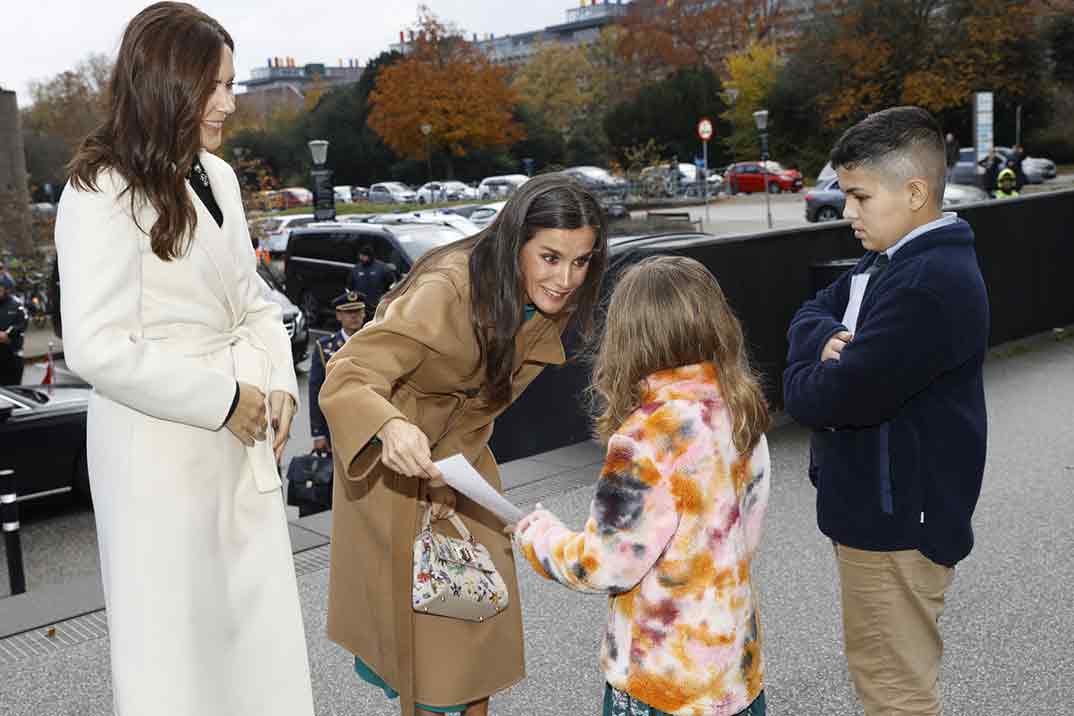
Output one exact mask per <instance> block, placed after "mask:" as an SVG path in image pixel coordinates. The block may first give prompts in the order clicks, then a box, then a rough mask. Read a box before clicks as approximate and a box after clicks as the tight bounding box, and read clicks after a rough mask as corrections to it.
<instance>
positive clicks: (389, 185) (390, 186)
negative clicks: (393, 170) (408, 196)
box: [380, 181, 410, 191]
mask: <svg viewBox="0 0 1074 716" xmlns="http://www.w3.org/2000/svg"><path fill="white" fill-rule="evenodd" d="M380 186H381V188H383V189H387V190H388V191H410V190H409V189H407V188H406V187H405V186H403V185H402V184H400V183H399V182H396V181H390V182H386V183H384V184H381V185H380Z"/></svg>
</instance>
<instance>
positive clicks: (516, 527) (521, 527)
mask: <svg viewBox="0 0 1074 716" xmlns="http://www.w3.org/2000/svg"><path fill="white" fill-rule="evenodd" d="M540 515H548V516H552V513H551V512H549V511H548V510H546V509H545V508H544V506H543V505H541V503H540V502H538V503H537V505H536V506H535V507H534V508H533V512H531V513H529V514H528V515H526V516H525V517H523V518H522V519H521V520H519V521H518V522H517V523H515V524H513V525H507V526H506V527H504V528H503V533H504V534H506V535H509V536H511V537H518V536H520V535H522V534H523V533H525V531H526V529H527V528H528V527H529V526H530V525H531V524H533V521H534V520H535V519H536V518H537V517H538V516H540Z"/></svg>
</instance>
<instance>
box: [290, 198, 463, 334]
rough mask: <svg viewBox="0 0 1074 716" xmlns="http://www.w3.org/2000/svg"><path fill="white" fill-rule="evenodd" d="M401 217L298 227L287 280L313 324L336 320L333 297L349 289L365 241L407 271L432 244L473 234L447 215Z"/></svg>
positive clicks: (329, 324)
mask: <svg viewBox="0 0 1074 716" xmlns="http://www.w3.org/2000/svg"><path fill="white" fill-rule="evenodd" d="M389 216H391V215H389ZM455 218H461V217H455ZM395 221H396V223H393V224H371V223H366V224H344V223H336V222H324V223H318V224H314V225H311V226H307V227H304V228H302V229H298V230H296V231H295V233H294V235H293V236H292V237H291V243H290V244H289V245H288V248H287V258H286V262H285V264H284V266H285V269H284V271H285V285H286V286H287V297H288V298H290V299H291V301H292V302H293V303H295V304H297V305H298V306H300V307H301V308H302V312H303V313H304V314H305V315H306V322H307V324H308V325H310V326H311V327H316V328H321V327H326V328H327V327H332V326H334V325H335V323H334V322H335V311H334V310H333V309H332V299H334V298H335V297H336V296H338V295H339V294H341V293H343V289H344V288H345V287H346V284H347V277H348V276H349V275H350V271H351V269H352V268H354V265H355V264H356V263H357V262H358V248H359V246H361V245H362V244H365V243H367V242H368V243H370V244H372V246H373V255H374V257H375V258H377V259H379V260H380V261H383V262H385V263H387V264H390V265H391V266H392V267H393V268H394V269H395V271H396V272H397V273H398V275H399V276H400V277H402V276H405V275H406V274H407V273H408V272H409V271H410V267H411V266H413V265H414V262H415V261H417V260H418V258H420V257H421V256H422V255H423V254H424V253H425V252H426V251H428V250H429V249H432V248H435V247H437V246H443V245H444V244H448V243H451V242H452V241H457V240H459V239H461V238H463V237H465V236H466V235H467V234H466V233H465V231H464V230H461V229H459V228H457V227H456V226H453V225H452V224H451V223H449V222H447V221H436V220H434V219H433V218H430V217H426V218H421V219H418V218H413V217H410V218H408V217H406V216H399V217H397V218H396V219H395Z"/></svg>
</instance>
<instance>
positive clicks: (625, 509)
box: [518, 435, 679, 593]
mask: <svg viewBox="0 0 1074 716" xmlns="http://www.w3.org/2000/svg"><path fill="white" fill-rule="evenodd" d="M670 477H671V476H670V475H669V476H667V477H665V476H663V475H662V474H661V472H660V470H659V469H658V468H657V461H656V460H655V459H654V458H653V456H651V455H649V454H648V453H647V450H646V446H645V445H643V444H641V443H637V442H635V441H633V440H631V439H630V438H628V437H625V436H622V435H616V436H613V437H612V439H611V441H610V442H609V444H608V456H607V459H606V461H605V464H604V469H603V470H602V472H601V476H600V481H599V482H598V483H597V493H596V495H595V496H594V498H593V502H592V504H591V506H590V515H589V519H588V520H587V521H586V524H585V527H584V528H583V530H582V531H581V532H572V531H571V530H569V529H567V528H566V527H565V526H564V525H563V523H562V522H560V521H559V519H557V518H556V517H555V515H553V514H551V513H550V512H547V511H545V510H539V511H537V512H535V513H534V514H533V515H531V516H530V517H529V518H527V520H526V521H525V522H524V523H523V529H522V530H521V531H520V533H519V534H518V541H519V544H520V546H521V549H522V553H523V554H524V555H525V556H526V558H527V560H528V561H529V562H530V564H531V565H532V566H533V568H534V570H535V571H536V572H537V573H538V574H540V575H541V576H543V577H545V578H547V579H554V580H556V581H557V582H560V583H562V584H564V585H565V586H567V587H570V588H571V589H575V590H578V591H581V592H598V593H599V592H611V593H617V592H625V591H628V590H630V589H632V588H633V587H634V586H635V585H637V584H638V582H640V581H641V579H642V577H644V576H645V575H646V573H647V572H648V571H649V570H650V569H651V568H652V566H653V565H654V564H655V563H656V560H657V559H658V558H659V557H660V555H661V554H662V553H663V552H664V549H665V548H666V547H667V545H668V543H669V542H670V541H671V538H672V537H673V536H674V534H675V531H676V529H677V528H678V524H679V514H678V511H677V508H676V501H675V497H674V495H673V494H672V489H671V479H670Z"/></svg>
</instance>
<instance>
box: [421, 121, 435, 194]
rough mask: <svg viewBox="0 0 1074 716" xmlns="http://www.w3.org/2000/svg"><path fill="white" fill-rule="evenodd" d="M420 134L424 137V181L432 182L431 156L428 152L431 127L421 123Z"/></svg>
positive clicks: (426, 123)
mask: <svg viewBox="0 0 1074 716" xmlns="http://www.w3.org/2000/svg"><path fill="white" fill-rule="evenodd" d="M421 133H422V134H424V135H425V171H426V177H425V181H432V180H433V154H432V152H431V151H429V135H430V134H432V133H433V125H431V124H429V123H428V122H423V123H422V125H421Z"/></svg>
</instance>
